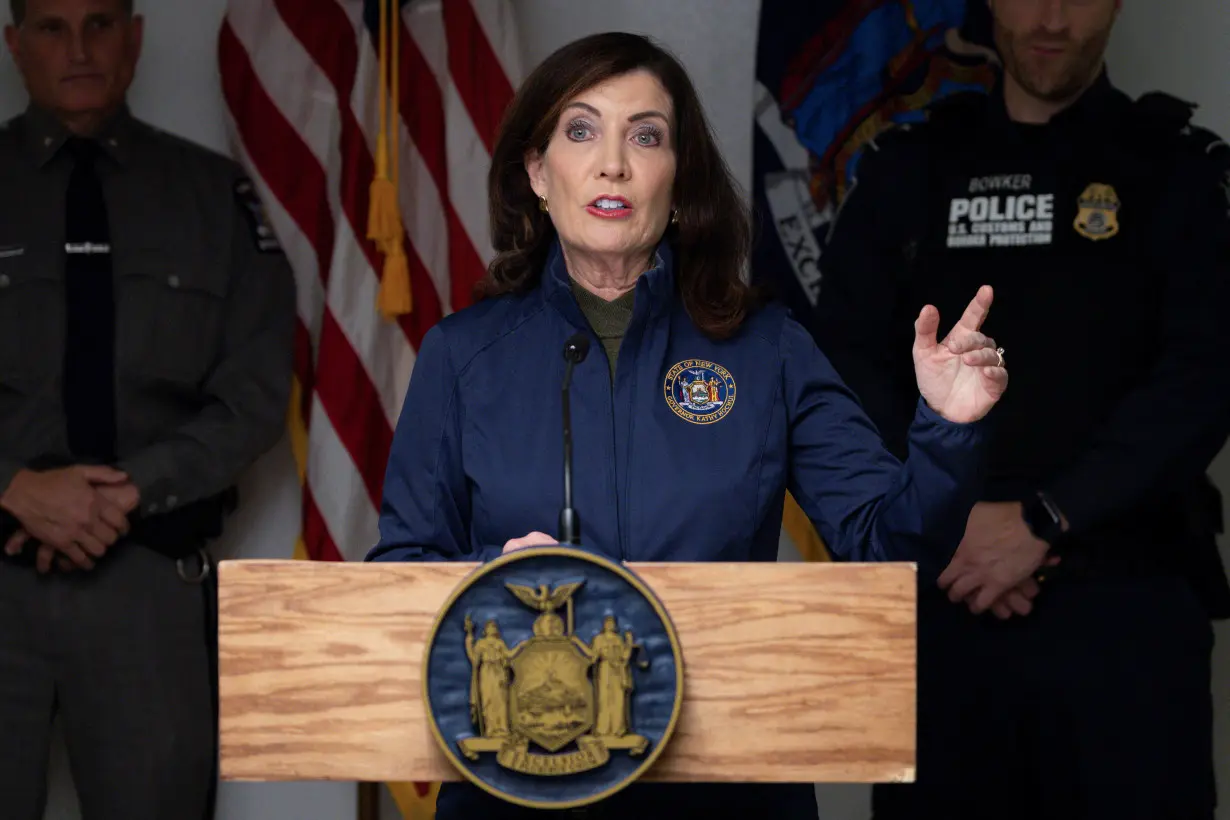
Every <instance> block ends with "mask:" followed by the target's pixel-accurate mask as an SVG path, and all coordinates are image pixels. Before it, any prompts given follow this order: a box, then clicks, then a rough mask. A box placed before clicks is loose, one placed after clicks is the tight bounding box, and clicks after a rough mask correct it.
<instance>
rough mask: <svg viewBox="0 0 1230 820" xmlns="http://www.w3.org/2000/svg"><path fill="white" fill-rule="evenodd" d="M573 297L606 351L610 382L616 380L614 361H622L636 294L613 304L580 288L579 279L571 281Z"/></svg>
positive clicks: (633, 293) (630, 294)
mask: <svg viewBox="0 0 1230 820" xmlns="http://www.w3.org/2000/svg"><path fill="white" fill-rule="evenodd" d="M572 294H573V296H575V297H576V300H577V304H578V305H579V306H580V308H581V313H583V314H585V318H586V319H587V320H588V321H589V325H590V327H592V328H593V329H594V333H596V334H598V340H599V341H601V342H602V348H603V350H605V351H606V358H607V363H608V364H609V365H610V366H611V381H612V382H614V381H615V362H616V360H617V359H618V358H619V345H620V344H621V343H622V342H623V340H624V333H625V332H626V331H627V329H628V325H629V324H630V323H631V322H632V305H633V303H634V302H635V299H636V291H635V290H630V291H628V292H627V293H625V294H624V295H623V296H620V297H619V298H618V299H615V300H614V301H611V302H608V301H607V300H605V299H603V298H602V297H601V296H598V295H597V294H594V293H591V292H590V291H588V290H586V289H585V288H584V287H583V286H581V285H580V284H579V283H578V282H577V280H575V279H573V280H572Z"/></svg>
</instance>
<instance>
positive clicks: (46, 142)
mask: <svg viewBox="0 0 1230 820" xmlns="http://www.w3.org/2000/svg"><path fill="white" fill-rule="evenodd" d="M43 145H51V137H43Z"/></svg>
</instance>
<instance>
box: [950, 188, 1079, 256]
mask: <svg viewBox="0 0 1230 820" xmlns="http://www.w3.org/2000/svg"><path fill="white" fill-rule="evenodd" d="M1032 188H1033V179H1032V177H1031V176H1030V175H1029V174H997V175H994V176H989V177H975V178H973V179H971V180H970V181H969V190H968V193H969V194H970V195H969V196H959V197H954V198H953V199H952V201H951V202H949V203H948V247H950V248H1016V247H1023V246H1027V245H1049V244H1051V238H1052V235H1053V233H1054V218H1055V195H1054V194H1053V193H1036V192H1034V191H1033V190H1032Z"/></svg>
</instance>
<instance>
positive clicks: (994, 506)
mask: <svg viewBox="0 0 1230 820" xmlns="http://www.w3.org/2000/svg"><path fill="white" fill-rule="evenodd" d="M1049 550H1050V545H1049V544H1047V543H1046V542H1045V541H1043V540H1041V539H1040V538H1037V537H1036V536H1034V534H1033V533H1032V532H1030V530H1029V527H1028V526H1027V525H1026V524H1025V519H1024V518H1022V516H1021V504H1020V503H1019V502H980V503H978V504H975V505H974V509H973V510H972V511H971V512H970V516H969V521H968V523H967V525H966V528H965V536H964V537H963V538H962V539H961V543H960V544H959V545H958V546H957V550H956V552H955V553H954V554H953V557H952V561H951V562H949V564H948V567H947V569H945V570H944V571H943V572H942V573H941V574H940V578H939V586H940V588H941V589H943V590H946V591H947V592H948V600H950V601H952V602H953V603H962V602H964V603H965V604H966V605H967V606H968V607H969V609H970V611H971V612H973V613H974V614H976V615H980V614H982V613H984V612H986V611H987V610H990V611H991V612H992V613H994V614H995V615H996V616H997V617H999V618H1001V619H1004V620H1006V619H1008V618H1011V617H1012V616H1013V615H1028V614H1029V613H1030V612H1032V611H1033V601H1034V598H1036V597H1037V595H1038V593H1039V591H1040V589H1041V588H1040V587H1039V585H1038V582H1037V581H1036V580H1035V579H1034V574H1035V573H1036V572H1037V571H1038V570H1039V569H1040V568H1041V567H1042V566H1044V565H1045V566H1055V565H1056V564H1058V563H1059V559H1058V558H1057V557H1053V556H1052V557H1048V555H1047V552H1048V551H1049Z"/></svg>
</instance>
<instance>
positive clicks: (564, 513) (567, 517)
mask: <svg viewBox="0 0 1230 820" xmlns="http://www.w3.org/2000/svg"><path fill="white" fill-rule="evenodd" d="M587 353H589V336H588V335H587V334H585V333H574V334H572V335H571V336H569V337H568V341H566V342H564V361H566V362H568V365H567V366H566V367H565V368H564V384H563V387H562V388H561V398H562V399H563V405H564V508H563V509H562V510H560V511H559V542H560V543H561V544H573V545H575V546H580V544H581V519H580V518H579V517H578V516H577V511H576V510H575V509H573V506H572V409H571V405H570V403H569V401H568V397H569V395H570V392H571V388H572V368H574V367H576V366H577V365H579V364H580V363H581V362H583V361H585V355H586V354H587Z"/></svg>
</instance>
